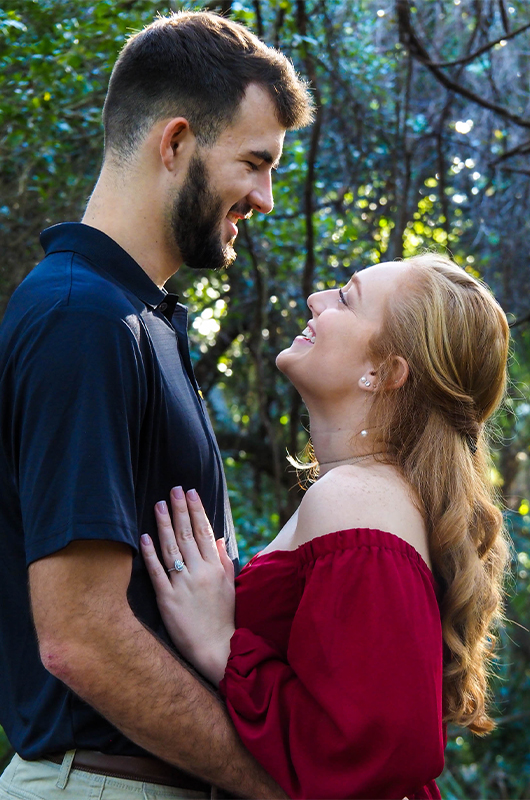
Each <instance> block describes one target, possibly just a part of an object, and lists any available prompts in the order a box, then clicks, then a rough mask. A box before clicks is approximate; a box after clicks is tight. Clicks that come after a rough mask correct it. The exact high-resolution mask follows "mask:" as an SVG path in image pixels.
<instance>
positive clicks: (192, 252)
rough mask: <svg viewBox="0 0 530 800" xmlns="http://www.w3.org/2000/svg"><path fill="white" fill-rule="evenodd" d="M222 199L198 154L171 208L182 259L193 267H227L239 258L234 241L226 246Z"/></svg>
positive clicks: (191, 163) (193, 159)
mask: <svg viewBox="0 0 530 800" xmlns="http://www.w3.org/2000/svg"><path fill="white" fill-rule="evenodd" d="M221 209H222V200H221V198H220V197H219V195H216V194H214V192H213V191H212V190H211V189H210V186H209V183H208V175H207V172H206V166H205V164H204V161H203V160H202V159H201V157H200V156H198V155H194V156H193V157H192V158H191V161H190V165H189V167H188V174H187V175H186V179H185V181H184V184H183V186H182V189H181V190H180V192H179V194H178V197H177V198H176V199H175V201H174V204H173V208H172V210H171V229H172V233H173V237H174V240H175V242H176V244H177V247H178V249H179V251H180V254H181V256H182V259H183V261H184V263H185V264H187V266H188V267H192V268H193V269H204V268H207V269H223V268H226V267H229V266H230V264H231V263H232V262H233V261H234V259H235V257H236V251H235V250H234V248H233V247H232V242H228V243H227V244H226V245H224V246H223V243H222V224H223V220H224V217H222V216H221Z"/></svg>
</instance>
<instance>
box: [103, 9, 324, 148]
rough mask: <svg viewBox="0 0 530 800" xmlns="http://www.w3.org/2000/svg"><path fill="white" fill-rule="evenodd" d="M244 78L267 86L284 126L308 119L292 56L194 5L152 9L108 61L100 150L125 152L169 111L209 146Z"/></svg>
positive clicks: (307, 99) (231, 114) (230, 116)
mask: <svg viewBox="0 0 530 800" xmlns="http://www.w3.org/2000/svg"><path fill="white" fill-rule="evenodd" d="M251 83H256V84H258V85H260V86H261V87H262V88H263V89H264V90H266V91H267V92H268V93H269V95H270V97H271V99H272V100H273V102H274V105H275V107H276V115H277V118H278V121H279V122H280V124H281V125H283V126H284V127H285V128H286V129H292V128H300V127H303V126H304V125H307V124H308V123H309V122H310V121H311V118H312V109H313V104H312V100H311V96H310V94H309V92H308V90H307V86H306V84H305V82H304V81H303V80H301V79H300V78H299V77H298V76H297V74H296V72H295V70H294V67H293V65H292V63H291V62H290V61H289V60H288V59H287V58H286V57H285V56H284V55H283V54H282V53H280V52H279V51H278V50H275V49H274V48H272V47H268V46H267V45H265V44H264V43H263V42H261V41H260V40H259V39H258V38H257V37H256V36H254V34H253V33H250V31H248V30H247V29H246V28H244V27H243V26H242V25H240V24H238V23H236V22H233V21H232V20H229V19H226V18H224V17H221V16H219V15H217V14H213V13H210V12H202V11H199V12H180V13H176V14H172V15H170V16H167V17H159V18H157V19H156V20H155V21H154V22H152V23H151V24H150V25H148V26H147V27H146V28H144V30H143V31H141V32H140V33H137V34H135V35H134V36H132V37H131V38H130V39H129V40H128V41H127V43H126V44H125V46H124V48H123V50H122V51H121V54H120V56H119V58H118V60H117V62H116V64H115V66H114V69H113V72H112V75H111V79H110V84H109V90H108V93H107V98H106V100H105V106H104V109H103V123H104V126H105V152H106V153H107V152H109V151H111V152H112V155H113V156H115V157H117V158H118V160H120V161H123V160H127V159H128V158H129V157H130V156H131V155H132V154H133V153H134V151H135V150H136V148H137V147H138V145H139V144H140V142H141V141H142V140H143V139H144V137H145V136H146V134H147V133H148V131H149V130H150V129H151V127H152V126H153V125H154V124H155V123H156V122H157V121H158V120H160V119H164V118H166V117H174V116H182V117H185V118H186V119H187V120H188V122H189V123H190V127H191V129H192V131H193V133H194V134H195V136H196V137H197V140H198V142H199V144H201V145H204V146H210V145H212V144H213V143H214V142H215V140H216V139H217V137H218V136H219V134H220V133H221V132H222V130H223V129H224V128H225V127H226V126H227V125H229V124H230V123H231V122H232V121H233V120H234V118H235V116H236V114H237V111H238V109H239V106H240V103H241V101H242V99H243V96H244V94H245V91H246V89H247V87H248V85H249V84H251Z"/></svg>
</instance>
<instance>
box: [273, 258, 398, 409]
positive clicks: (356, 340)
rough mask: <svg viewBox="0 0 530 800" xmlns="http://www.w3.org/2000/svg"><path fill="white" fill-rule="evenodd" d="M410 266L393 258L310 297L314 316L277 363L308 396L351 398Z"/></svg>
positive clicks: (309, 300)
mask: <svg viewBox="0 0 530 800" xmlns="http://www.w3.org/2000/svg"><path fill="white" fill-rule="evenodd" d="M408 269H409V267H408V265H407V264H405V263H401V262H395V261H389V262H386V263H384V264H376V265H375V266H373V267H369V268H368V269H364V270H362V271H361V272H357V273H354V275H352V277H351V278H350V280H349V281H348V283H347V284H346V285H345V286H344V287H342V289H329V290H327V291H325V292H316V293H315V294H312V295H310V297H309V298H308V301H307V305H308V306H309V309H310V311H311V312H312V316H311V319H310V320H309V321H308V324H307V327H306V329H305V330H304V332H303V333H302V334H301V335H299V336H297V337H296V338H295V340H294V341H293V343H292V345H291V346H290V347H289V348H287V349H286V350H283V351H282V352H281V353H280V354H279V355H278V357H277V359H276V365H277V367H278V369H279V370H281V372H283V373H285V375H286V376H287V377H288V378H289V380H290V381H291V382H292V383H293V384H294V386H296V388H297V389H298V391H299V392H300V393H301V394H302V396H303V397H304V399H308V398H310V397H312V396H313V397H330V398H332V397H333V396H336V397H338V398H341V397H345V393H350V392H351V391H358V390H359V379H360V378H361V377H362V376H363V375H366V377H368V374H369V372H370V370H371V369H373V365H372V364H371V362H370V361H369V359H368V353H367V347H368V342H369V341H370V339H371V337H372V336H373V335H374V334H375V333H377V332H378V331H379V330H380V328H381V325H382V322H383V315H384V310H385V306H386V302H387V300H388V298H389V297H391V295H392V294H394V292H395V291H399V289H398V285H399V283H400V281H401V278H402V277H403V275H404V274H405V273H406V272H407V271H408Z"/></svg>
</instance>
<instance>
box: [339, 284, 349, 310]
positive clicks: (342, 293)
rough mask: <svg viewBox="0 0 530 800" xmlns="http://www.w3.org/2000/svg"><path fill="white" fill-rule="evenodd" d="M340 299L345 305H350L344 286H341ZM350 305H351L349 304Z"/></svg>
mask: <svg viewBox="0 0 530 800" xmlns="http://www.w3.org/2000/svg"><path fill="white" fill-rule="evenodd" d="M339 300H340V302H341V303H343V305H345V306H348V301H347V300H346V295H345V294H344V292H343V291H342V288H340V287H339ZM348 307H349V306H348Z"/></svg>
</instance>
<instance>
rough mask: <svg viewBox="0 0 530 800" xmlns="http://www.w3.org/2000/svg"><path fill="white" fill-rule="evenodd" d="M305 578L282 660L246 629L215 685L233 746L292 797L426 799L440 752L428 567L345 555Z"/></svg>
mask: <svg viewBox="0 0 530 800" xmlns="http://www.w3.org/2000/svg"><path fill="white" fill-rule="evenodd" d="M261 568H262V569H265V568H266V567H265V566H263V567H261ZM304 580H305V585H304V589H303V594H302V598H301V602H300V604H299V606H298V610H297V613H296V615H295V617H294V620H293V624H292V628H291V634H290V638H289V645H288V650H287V655H286V657H284V656H282V654H281V653H280V652H279V651H278V650H277V649H276V648H275V647H274V645H273V644H272V643H271V642H268V641H267V640H265V639H263V638H262V637H260V636H258V635H256V634H255V633H253V632H252V631H251V630H249V629H244V628H240V629H237V630H236V632H235V633H234V636H233V638H232V642H231V652H230V657H229V660H228V664H227V669H226V673H225V676H224V679H223V681H222V683H221V687H220V688H221V691H222V693H223V695H224V696H225V698H226V702H227V706H228V710H229V713H230V715H231V717H232V720H233V722H234V724H235V726H236V728H237V731H238V733H239V735H240V737H241V739H242V741H243V743H244V744H245V746H246V747H247V748H248V749H249V750H250V751H251V752H252V753H253V755H254V756H255V757H256V758H257V760H258V761H260V762H261V764H262V765H263V766H264V767H265V769H266V770H267V771H268V772H269V773H270V775H271V776H272V777H273V778H274V779H275V780H276V781H277V782H278V783H279V784H280V786H282V788H283V789H284V790H285V791H286V792H287V794H288V795H289V796H290V797H292V798H320V799H321V800H322V798H402V797H405V796H408V797H412V796H414V794H415V793H416V792H419V794H418V795H417V796H431V795H429V794H425V792H423V793H422V787H424V786H425V784H427V783H428V782H429V781H431V780H432V779H433V778H435V777H436V776H437V775H438V774H439V773H440V772H441V770H442V768H443V749H444V744H443V734H442V719H441V705H442V701H441V682H442V639H441V628H440V617H439V611H438V606H437V602H436V597H435V593H434V588H433V585H432V582H431V578H430V576H429V575H428V573H427V570H426V569H422V568H421V567H420V566H419V565H418V564H417V563H415V562H414V560H411V559H410V558H409V557H408V556H407V555H405V554H403V553H400V552H394V551H392V550H391V549H387V548H384V547H364V548H350V549H347V550H342V551H337V552H334V553H328V554H326V555H324V556H322V557H320V558H317V559H316V560H315V561H314V562H312V563H308V564H306V565H305V576H304ZM434 791H435V792H436V795H437V789H436V787H434ZM438 796H439V795H438Z"/></svg>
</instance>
